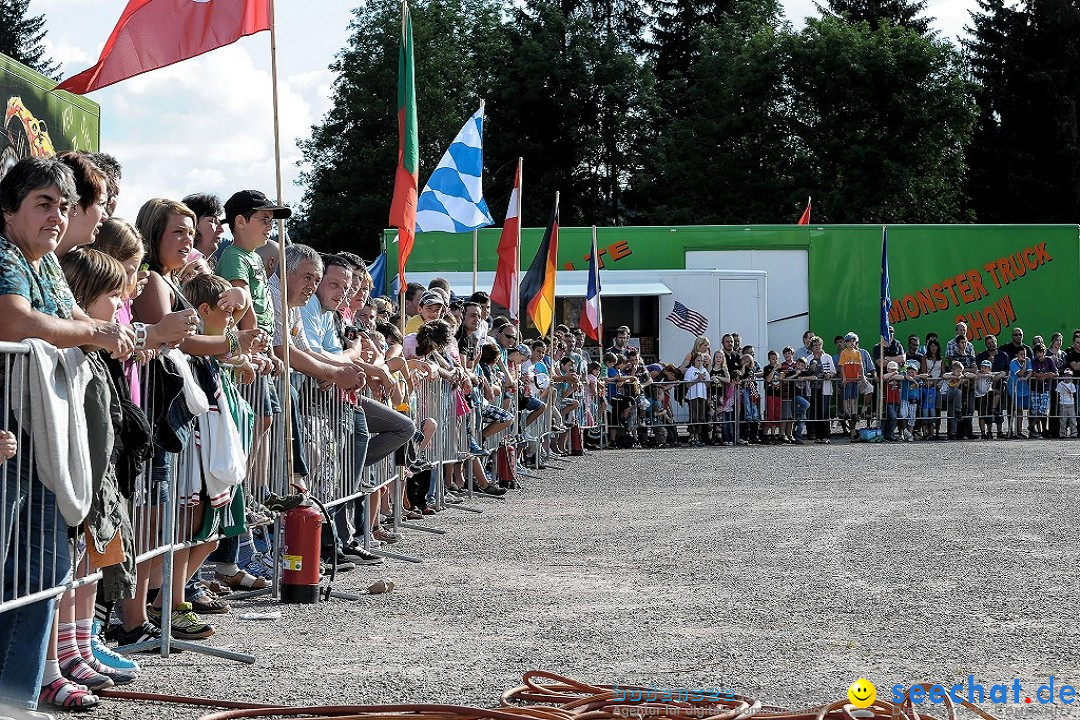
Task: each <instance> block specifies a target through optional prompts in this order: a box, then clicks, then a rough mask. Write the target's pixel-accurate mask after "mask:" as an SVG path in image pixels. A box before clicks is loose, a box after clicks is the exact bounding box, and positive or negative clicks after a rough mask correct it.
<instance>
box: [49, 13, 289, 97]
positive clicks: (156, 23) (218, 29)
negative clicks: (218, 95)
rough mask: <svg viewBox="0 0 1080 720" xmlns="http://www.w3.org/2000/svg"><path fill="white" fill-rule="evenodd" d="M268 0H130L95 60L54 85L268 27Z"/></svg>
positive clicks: (180, 55) (146, 67)
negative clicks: (90, 64)
mask: <svg viewBox="0 0 1080 720" xmlns="http://www.w3.org/2000/svg"><path fill="white" fill-rule="evenodd" d="M270 2H271V0H129V2H128V4H127V7H126V8H124V13H123V14H122V15H121V16H120V22H118V23H116V27H115V28H114V29H113V31H112V35H110V36H109V40H108V42H106V43H105V48H104V49H103V50H102V51H101V57H100V58H98V61H97V65H94V66H93V67H92V68H89V69H87V70H83V71H82V72H81V73H79V74H78V75H74V76H72V77H69V78H68V79H67V80H64V81H63V82H62V83H60V84H59V85H57V86H56V88H55V89H57V90H67V91H68V92H72V93H75V94H76V95H85V94H86V93H88V92H92V91H94V90H99V89H101V88H103V87H108V86H109V85H112V84H113V83H117V82H120V81H121V80H127V79H128V78H131V77H135V76H136V75H141V74H142V73H144V72H149V71H150V70H157V69H158V68H162V67H165V66H166V65H172V64H173V63H178V62H180V61H181V60H187V59H188V58H192V57H195V56H196V55H202V54H203V53H205V52H210V51H211V50H214V49H216V48H219V47H223V46H225V45H229V44H231V43H234V42H236V41H237V40H239V39H240V38H242V37H244V36H245V35H253V34H254V33H257V32H261V31H263V30H269V29H270V24H271V13H270Z"/></svg>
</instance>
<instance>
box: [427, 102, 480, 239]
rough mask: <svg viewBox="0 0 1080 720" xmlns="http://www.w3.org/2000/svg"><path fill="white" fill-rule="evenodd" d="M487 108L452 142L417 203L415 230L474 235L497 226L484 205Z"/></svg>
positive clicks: (472, 119) (478, 112) (473, 118)
mask: <svg viewBox="0 0 1080 720" xmlns="http://www.w3.org/2000/svg"><path fill="white" fill-rule="evenodd" d="M483 138H484V106H483V105H481V106H480V109H479V110H477V111H476V113H475V114H473V116H472V117H471V118H469V120H468V121H467V122H466V123H465V127H463V128H461V132H459V133H458V135H457V137H456V138H454V142H452V143H450V147H449V148H448V149H447V151H446V153H445V154H444V155H443V156H442V160H440V161H439V164H438V166H437V167H436V168H435V172H433V173H431V177H430V178H428V181H427V185H426V186H424V190H423V191H422V192H421V193H420V197H419V199H418V200H417V201H416V231H417V232H429V231H431V230H439V231H442V232H450V233H464V232H472V231H473V230H476V229H477V228H482V227H485V226H487V225H492V224H494V221H493V220H492V219H491V213H490V212H488V207H487V203H486V202H484V193H483V188H482V187H481V181H480V180H481V176H482V175H483V172H484V147H483Z"/></svg>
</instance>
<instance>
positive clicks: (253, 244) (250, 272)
mask: <svg viewBox="0 0 1080 720" xmlns="http://www.w3.org/2000/svg"><path fill="white" fill-rule="evenodd" d="M291 215H292V210H290V209H289V208H287V207H281V206H279V205H275V204H274V203H272V202H270V200H269V198H267V197H266V196H265V195H263V194H262V193H261V192H259V191H258V190H241V191H240V192H238V193H236V194H234V195H233V196H232V197H231V198H229V199H228V200H227V201H226V202H225V223H226V224H227V225H228V226H229V227H230V228H231V229H232V235H233V242H232V244H231V245H229V246H228V247H227V248H225V249H224V250H223V251H222V252H221V258H219V259H218V264H217V268H216V271H217V274H218V275H220V276H221V277H223V278H225V279H226V280H228V281H229V282H230V283H232V284H233V285H235V286H237V287H243V288H247V290H248V292H249V293H250V294H251V306H252V311H253V312H254V313H255V324H256V326H257V327H258V328H260V329H261V330H263V331H265V332H267V333H269V334H270V335H273V333H274V306H273V305H272V304H271V303H270V296H269V294H268V291H267V286H266V273H265V270H264V267H263V261H262V258H260V257H259V255H258V253H256V252H255V251H256V250H258V249H259V248H261V247H262V246H263V245H265V244H266V242H267V241H268V240H269V239H270V231H271V229H272V228H273V225H274V220H277V219H285V218H288V217H289V216H291Z"/></svg>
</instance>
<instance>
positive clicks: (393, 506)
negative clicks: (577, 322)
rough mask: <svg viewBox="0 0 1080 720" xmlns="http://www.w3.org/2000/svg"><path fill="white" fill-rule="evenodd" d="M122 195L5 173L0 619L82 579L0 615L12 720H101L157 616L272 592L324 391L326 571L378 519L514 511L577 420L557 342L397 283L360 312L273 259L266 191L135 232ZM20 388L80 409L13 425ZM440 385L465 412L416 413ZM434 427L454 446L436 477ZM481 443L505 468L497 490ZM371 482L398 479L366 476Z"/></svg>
mask: <svg viewBox="0 0 1080 720" xmlns="http://www.w3.org/2000/svg"><path fill="white" fill-rule="evenodd" d="M120 182H121V173H120V167H119V164H118V163H116V161H115V159H113V158H111V157H110V156H108V155H102V154H96V153H76V152H71V153H64V154H62V155H60V156H59V157H57V158H52V159H45V158H31V159H26V160H23V161H20V162H19V163H17V164H15V165H14V166H13V167H12V168H10V170H9V171H8V172H7V174H6V175H5V176H4V177H3V179H2V180H0V208H2V211H3V224H2V225H0V254H2V265H0V307H2V308H3V315H4V318H5V322H4V323H2V324H0V341H6V342H20V343H23V344H24V345H25V346H28V348H29V349H28V351H27V353H26V357H27V358H28V359H27V361H26V362H25V364H24V365H21V364H19V363H18V362H14V363H13V362H11V357H12V356H10V355H9V356H8V358H9V361H8V362H7V363H5V364H4V373H5V377H4V382H5V386H7V387H9V389H11V392H9V393H4V394H3V398H4V399H5V400H7V399H9V398H11V400H10V403H11V404H10V406H5V407H4V408H3V415H4V418H5V422H4V423H0V425H2V426H3V427H5V429H4V430H3V431H0V454H2V458H0V459H7V462H5V463H4V464H3V465H0V472H2V473H3V479H4V484H5V487H4V493H5V494H4V497H6V498H9V499H10V500H11V502H10V503H9V504H8V506H6V507H5V508H4V515H3V516H4V520H5V521H6V523H7V526H6V527H5V528H4V529H5V533H6V534H5V542H4V543H3V546H2V547H3V556H2V560H3V568H4V573H3V578H4V601H5V602H11V601H17V600H19V599H20V598H26V597H27V596H31V595H33V594H34V593H36V592H39V591H46V590H49V589H50V588H54V587H62V586H64V585H66V584H68V583H69V582H70V581H73V580H74V581H76V582H74V583H72V584H74V585H75V589H74V590H67V591H65V592H63V593H62V594H61V595H60V596H59V597H56V596H55V595H53V596H51V597H49V598H47V599H44V600H39V601H37V602H21V603H16V604H15V605H13V606H12V607H10V608H5V609H4V611H3V612H0V704H3V706H5V708H14V710H13V712H18V713H29V715H28V717H47V715H45V714H42V713H37V714H35V713H36V708H37V707H38V705H39V704H40V705H41V706H44V707H46V708H57V709H62V710H85V709H88V708H91V707H94V706H96V705H98V704H99V703H100V702H101V698H100V696H99V695H97V694H95V693H96V692H97V691H99V690H101V689H105V688H109V687H112V686H114V685H121V684H125V683H128V682H131V681H132V680H134V678H135V677H136V676H137V674H138V673H139V672H140V667H139V664H138V662H137V660H135V659H134V657H133V656H130V655H128V654H120V653H118V652H116V650H115V649H113V647H110V646H109V645H108V644H107V639H111V640H114V641H115V642H116V644H117V645H118V646H120V647H121V648H122V649H123V648H128V647H131V646H136V647H146V646H148V645H152V644H153V642H154V641H155V640H160V638H161V632H162V630H161V626H162V625H163V624H164V623H163V616H165V615H167V616H168V618H169V621H170V622H169V623H168V625H169V626H171V635H172V637H173V638H176V639H181V640H187V641H197V640H201V639H205V638H208V637H210V636H212V635H213V634H214V633H215V631H216V629H215V627H214V626H213V624H212V623H211V622H208V620H207V618H211V617H212V616H213V615H215V614H220V613H226V612H229V611H230V610H231V606H230V600H229V595H231V594H235V593H237V592H238V591H258V590H263V589H266V588H267V587H269V585H270V583H271V580H272V578H273V572H274V565H275V563H274V560H273V557H272V555H271V553H272V552H273V547H274V543H273V542H272V540H273V538H272V534H271V528H272V525H271V524H270V521H271V518H272V516H273V515H274V514H275V513H279V512H285V511H288V510H290V509H292V508H295V507H297V506H299V505H301V504H307V503H308V502H309V501H308V500H307V498H308V494H309V487H308V483H309V481H310V480H311V479H312V478H311V477H310V476H309V475H310V473H312V472H314V471H315V469H316V468H315V465H316V464H317V463H322V464H324V465H325V458H320V457H317V455H318V449H317V448H314V447H313V446H312V443H310V442H307V440H310V438H309V437H306V436H307V435H310V428H312V427H313V423H312V422H311V420H312V418H311V417H308V416H306V415H305V412H307V411H310V410H312V408H311V407H310V406H309V405H308V404H307V403H309V402H310V398H311V397H315V396H317V395H318V394H319V393H321V395H318V397H322V398H330V400H329V401H326V400H324V401H321V402H324V403H325V402H331V403H333V404H334V407H335V408H336V410H335V412H336V413H338V414H339V415H341V416H342V418H343V419H340V422H344V423H346V424H347V425H348V430H349V432H348V433H339V434H336V435H335V436H334V437H335V440H337V439H340V438H343V437H347V438H349V442H350V444H351V447H349V448H348V450H349V458H350V463H349V464H348V465H344V464H341V463H339V462H337V461H334V462H331V463H329V465H330V466H332V467H336V468H344V469H342V470H341V473H342V474H345V473H346V472H347V473H348V474H349V477H343V478H337V479H336V480H338V481H340V482H338V483H336V484H332V487H335V488H337V489H338V490H341V492H342V493H344V494H342V495H340V498H341V499H342V501H341V502H331V503H329V504H330V510H329V512H328V514H329V518H328V522H327V523H326V524H325V525H324V530H323V533H322V536H323V550H322V557H321V559H322V561H323V562H324V563H326V566H327V568H329V567H333V568H334V570H335V571H336V572H347V571H349V570H353V569H355V568H356V566H357V565H377V564H380V563H382V562H383V559H382V555H381V554H380V552H379V548H380V547H384V546H386V545H389V544H393V543H396V542H398V541H399V540H400V535H399V532H398V531H396V530H395V527H394V526H393V522H392V519H393V518H403V519H407V520H411V521H414V522H418V521H423V520H424V519H425V518H427V517H429V516H431V515H435V514H437V513H438V512H440V511H442V510H444V509H445V507H446V505H447V504H454V503H461V502H463V500H464V495H465V494H466V493H472V492H474V491H475V492H478V493H481V494H486V495H491V496H501V495H503V494H504V493H506V491H507V486H510V485H512V483H513V471H514V468H515V467H516V465H517V461H518V460H517V458H516V457H515V455H516V453H515V451H516V450H518V449H521V450H525V452H524V453H523V457H522V458H521V459H522V460H531V461H532V465H533V467H543V462H544V459H545V458H549V457H550V456H551V455H552V454H568V453H569V452H570V450H571V447H570V441H569V437H570V434H571V433H570V428H571V427H573V426H574V425H577V424H580V423H579V418H581V417H582V413H583V412H584V410H583V407H584V406H585V405H586V403H585V399H584V392H585V391H586V389H587V387H588V383H587V382H586V381H585V380H584V378H585V377H586V376H587V375H589V368H588V364H587V362H586V361H585V359H584V356H583V355H582V354H581V353H580V352H578V351H577V344H578V342H579V340H580V337H579V336H578V335H576V334H574V333H569V332H566V333H563V332H560V336H561V337H560V339H559V340H558V341H557V343H556V346H555V347H553V348H548V346H547V345H546V344H545V343H544V342H543V341H536V342H533V343H531V344H529V345H526V344H524V343H523V342H522V338H521V336H520V333H519V330H518V327H517V325H516V324H515V323H513V322H510V321H509V320H507V319H506V318H505V317H493V316H492V315H491V302H490V299H489V298H488V296H487V294H486V293H483V292H476V293H473V294H472V295H470V296H468V297H460V296H458V295H457V294H456V293H455V292H454V291H453V289H452V288H450V286H449V285H448V284H447V283H445V282H443V281H434V282H432V283H431V284H430V286H429V287H426V288H425V287H421V286H419V285H416V284H410V285H409V286H408V287H407V288H406V292H405V293H404V307H403V308H401V309H400V312H399V308H398V307H397V305H396V303H395V302H393V300H390V299H387V298H380V297H377V298H372V297H371V292H372V290H373V283H372V279H371V276H370V274H369V272H368V270H367V267H366V264H365V263H364V261H363V260H362V259H361V258H359V257H357V256H356V255H354V254H351V253H348V252H341V253H335V254H321V253H319V252H317V251H315V250H314V249H313V248H311V247H308V246H306V245H301V244H289V245H287V247H286V248H285V250H284V253H281V249H280V248H279V247H278V245H277V243H276V242H275V241H274V240H272V239H271V238H272V235H273V230H274V227H275V224H276V222H277V221H278V220H282V219H285V218H287V217H289V215H290V210H289V209H288V208H286V207H282V206H278V205H277V204H275V203H273V202H272V201H270V200H269V199H268V198H267V197H266V196H265V195H264V194H263V193H261V192H258V191H251V190H247V191H240V192H237V193H235V194H233V195H232V196H231V197H229V198H228V199H227V200H226V201H225V202H224V203H223V202H221V200H220V199H219V198H217V197H215V196H213V195H210V194H204V193H197V194H192V195H189V196H188V197H185V198H183V199H182V200H169V199H163V198H154V199H150V200H148V201H146V202H145V203H144V204H143V205H142V206H141V208H140V210H139V212H138V214H137V217H136V218H135V221H134V222H128V221H125V220H123V219H120V218H117V217H115V216H114V215H113V213H114V211H115V207H116V200H117V196H118V193H119V192H120ZM226 228H227V229H228V230H229V234H230V235H231V239H230V240H228V241H225V240H223V238H224V235H225V230H226ZM282 255H283V256H284V263H283V264H281V265H279V258H280V257H281V256H282ZM402 315H403V316H402ZM402 326H403V327H404V332H403V333H402V332H401V331H400V330H399V328H401V327H402ZM286 351H287V352H286ZM286 355H287V356H288V362H289V365H290V367H291V373H292V375H291V378H290V379H289V382H285V381H284V379H283V370H284V364H283V360H284V358H285V356H286ZM598 367H599V366H597V369H594V370H593V371H592V375H591V377H592V378H593V383H592V388H593V392H594V394H595V393H596V382H595V378H596V376H597V375H598V373H599V369H598ZM19 378H27V379H26V380H25V385H27V386H34V387H39V389H43V390H44V391H45V392H46V393H50V392H51V393H53V395H54V397H53V400H55V399H56V398H65V397H66V398H69V399H70V400H72V401H73V402H53V403H51V404H50V403H49V402H46V406H47V412H41V413H39V412H38V409H37V407H36V406H35V408H34V412H33V413H31V414H30V415H29V416H28V415H27V413H25V412H22V411H21V410H20V407H17V405H18V402H19V398H20V397H21V396H22V392H21V390H19V389H16V388H14V385H16V384H19V383H20V382H23V381H22V380H20V379H19ZM423 388H427V390H423V391H422V389H423ZM431 388H435V389H436V391H437V392H439V393H442V398H444V399H446V400H447V405H449V406H451V407H455V408H456V410H457V411H456V412H451V413H449V415H448V416H447V415H446V414H445V413H439V412H435V411H434V409H433V407H434V405H433V404H432V403H430V402H429V403H427V405H426V406H424V403H423V402H419V397H420V396H421V395H423V394H424V392H428V391H430V390H431ZM27 392H29V391H27ZM31 395H32V393H31ZM34 397H39V396H34ZM83 397H85V400H84V401H83V402H82V404H81V405H80V404H79V402H78V398H83ZM574 398H577V399H574ZM39 399H40V398H39ZM440 403H441V399H440ZM61 406H63V407H61ZM593 406H594V407H595V401H594V405H593ZM440 407H441V404H440ZM75 408H77V409H78V412H75V410H74V409H75ZM283 408H291V417H285V416H283ZM69 411H70V412H69ZM519 411H520V419H518V418H516V417H515V415H516V414H518V413H519ZM593 412H594V414H595V410H594V411H593ZM552 416H554V419H552ZM335 417H338V416H337V415H335ZM591 417H592V416H590V421H591ZM540 421H542V422H543V423H550V425H546V424H541V422H540ZM440 422H442V423H444V424H447V425H452V426H453V427H452V428H451V432H457V431H458V430H459V429H460V430H461V432H462V438H463V440H464V442H463V446H462V448H461V452H459V453H455V454H454V456H453V457H452V458H450V459H449V460H447V459H446V453H445V449H444V448H439V447H437V446H436V445H437V438H438V437H443V436H444V435H439V434H438V432H437V431H438V430H439V427H438V426H439V423H440ZM551 425H554V426H555V427H556V429H557V432H555V433H553V434H552V433H550V432H548V431H547V428H548V427H550V426H551ZM285 427H288V428H289V429H290V430H291V432H290V433H288V435H291V437H292V443H291V446H290V447H291V451H292V452H291V453H284V452H283V448H282V447H281V446H282V445H284V444H285V443H284V438H285V437H286V436H287V434H286V433H285V432H283V428H285ZM64 428H67V430H69V432H65V431H63V430H64ZM444 430H445V428H444ZM518 430H520V432H516V431H518ZM334 432H335V433H337V429H334ZM530 433H532V434H530ZM30 437H32V438H33V441H32V442H31V441H29V438H30ZM496 450H502V452H503V455H504V457H509V458H510V463H511V464H510V467H509V469H507V468H505V467H504V468H503V470H502V471H501V473H500V474H498V475H497V474H496V472H495V465H496V462H495V460H496V457H495V456H496V455H497V454H498V453H496V452H493V451H496ZM335 452H339V453H340V452H343V451H342V450H341V449H340V448H339V449H337V450H336V451H335ZM50 457H55V458H56V462H55V463H49V462H43V461H42V458H45V459H46V460H48V459H49V458H50ZM283 458H284V459H283ZM290 461H291V463H292V464H291V466H289V467H287V468H285V467H283V463H286V462H290ZM386 463H392V464H393V468H394V472H395V473H400V477H402V478H403V479H405V480H406V482H402V483H388V482H385V481H380V475H379V473H378V472H377V469H378V468H380V467H383V468H385V467H386ZM433 463H438V464H440V465H441V472H440V473H435V472H432V465H433ZM507 476H509V477H507ZM439 482H441V486H437V483H439ZM342 488H343V490H342ZM311 493H314V490H312V491H311ZM345 495H348V496H349V497H351V498H352V499H350V500H348V501H345ZM321 499H322V500H325V501H330V500H338V499H339V498H332V497H324V498H321ZM167 503H169V504H170V505H171V506H172V507H174V508H175V509H176V512H175V516H174V518H173V519H169V518H166V517H165V514H164V512H163V509H164V508H165V507H167ZM167 523H171V524H172V525H173V526H174V527H172V531H173V532H175V541H176V543H177V544H176V545H175V548H176V549H175V551H174V552H173V553H172V574H171V577H170V578H165V579H163V577H162V557H161V554H160V553H153V552H150V553H145V554H143V551H145V550H148V549H150V550H152V549H153V547H154V544H155V543H161V542H164V540H163V538H164V537H165V535H164V531H163V528H164V526H165V525H166V524H167ZM72 538H74V540H72ZM384 549H385V548H384ZM140 557H145V558H146V559H144V560H142V561H141V562H136V560H137V559H138V558H140ZM98 571H100V579H99V580H94V581H93V582H91V580H92V579H93V578H94V576H95V573H97V572H98ZM166 580H167V581H169V582H168V585H169V592H164V591H163V590H164V589H163V588H162V585H163V584H164V583H165V582H166ZM166 597H169V598H171V603H170V606H168V607H165V606H164V605H165V602H166ZM233 602H235V600H234V601H233ZM5 712H7V710H5Z"/></svg>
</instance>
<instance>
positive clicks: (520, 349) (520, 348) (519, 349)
mask: <svg viewBox="0 0 1080 720" xmlns="http://www.w3.org/2000/svg"><path fill="white" fill-rule="evenodd" d="M509 352H516V353H517V354H518V355H522V356H524V357H529V356H530V355H532V352H531V351H530V350H529V348H527V347H525V343H518V344H517V345H515V346H513V347H512V348H510V350H509Z"/></svg>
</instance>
